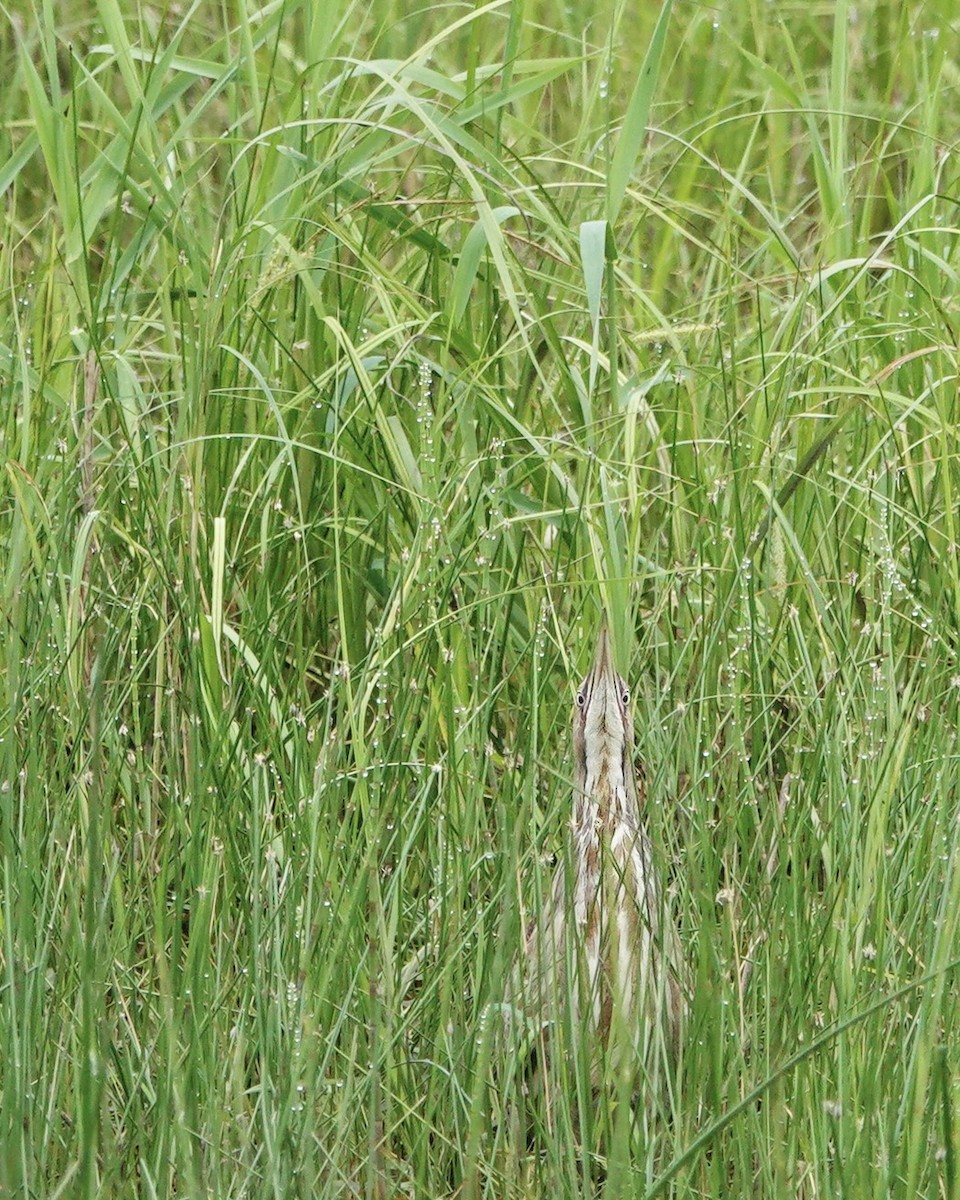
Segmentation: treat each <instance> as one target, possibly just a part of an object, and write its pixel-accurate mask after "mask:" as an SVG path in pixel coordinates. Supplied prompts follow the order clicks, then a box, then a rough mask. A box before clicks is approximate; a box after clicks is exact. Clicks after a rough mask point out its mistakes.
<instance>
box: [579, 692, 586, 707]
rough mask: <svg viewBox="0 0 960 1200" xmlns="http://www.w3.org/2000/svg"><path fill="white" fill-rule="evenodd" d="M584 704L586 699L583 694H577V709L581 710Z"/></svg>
mask: <svg viewBox="0 0 960 1200" xmlns="http://www.w3.org/2000/svg"><path fill="white" fill-rule="evenodd" d="M586 702H587V698H586V696H585V695H584V694H583V692H577V708H583V706H584V705H585V704H586Z"/></svg>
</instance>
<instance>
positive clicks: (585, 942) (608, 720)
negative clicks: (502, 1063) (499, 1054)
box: [512, 630, 684, 1087]
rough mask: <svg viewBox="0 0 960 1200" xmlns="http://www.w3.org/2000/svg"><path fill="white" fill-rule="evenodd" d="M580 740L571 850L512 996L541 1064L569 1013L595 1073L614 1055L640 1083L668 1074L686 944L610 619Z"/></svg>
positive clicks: (579, 704) (584, 692) (587, 691)
mask: <svg viewBox="0 0 960 1200" xmlns="http://www.w3.org/2000/svg"><path fill="white" fill-rule="evenodd" d="M573 746H574V761H575V773H574V795H573V820H572V823H571V824H572V829H571V846H570V855H569V862H567V863H563V862H561V863H560V864H559V865H558V868H557V873H556V877H555V879H554V883H553V889H552V892H551V895H550V897H549V899H548V901H547V902H546V904H545V906H544V910H543V912H542V913H541V916H540V918H539V920H535V921H534V922H533V923H532V924H531V927H530V928H529V930H528V931H527V935H526V939H525V944H524V950H523V954H522V956H521V958H520V960H519V961H518V962H517V964H516V968H515V971H514V979H513V985H512V991H513V996H512V1003H513V1005H514V1007H518V1008H520V1009H522V1011H523V1014H524V1017H525V1024H526V1026H527V1028H528V1029H530V1028H531V1024H532V1028H533V1029H534V1030H535V1031H536V1037H537V1042H538V1052H537V1059H538V1061H539V1063H540V1065H541V1066H542V1065H543V1064H544V1062H545V1060H548V1059H549V1057H550V1050H551V1043H552V1042H553V1041H554V1038H555V1026H556V1024H557V1023H558V1022H559V1023H561V1024H563V1025H564V1026H566V1027H568V1028H569V1029H571V1030H572V1031H573V1032H574V1036H576V1037H579V1038H587V1039H590V1044H589V1046H588V1050H589V1056H590V1062H591V1073H592V1076H593V1079H594V1082H595V1083H596V1082H597V1079H598V1075H599V1070H600V1064H601V1063H602V1062H604V1061H605V1062H606V1063H607V1066H608V1067H609V1066H611V1065H613V1066H614V1067H616V1068H617V1069H618V1070H619V1068H620V1067H621V1066H624V1065H626V1066H627V1068H628V1069H630V1070H634V1069H635V1071H636V1080H637V1082H636V1086H637V1087H642V1083H643V1077H644V1076H648V1077H649V1076H653V1075H661V1076H662V1069H663V1066H664V1064H665V1062H666V1061H667V1060H668V1059H669V1058H670V1057H672V1054H673V1052H674V1051H675V1049H676V1047H677V1045H678V1042H679V1039H680V1026H681V1022H682V1017H683V1010H684V999H683V995H682V990H681V985H680V979H681V978H682V976H683V968H682V952H681V947H680V939H679V935H678V931H677V928H676V926H675V924H674V923H673V921H672V920H671V918H670V917H669V915H668V914H667V912H666V910H665V907H664V899H663V892H662V887H661V884H660V881H659V878H658V875H657V871H656V868H655V865H654V861H653V853H652V848H651V845H650V839H649V837H648V835H647V831H646V828H645V826H644V823H643V819H642V813H641V795H640V794H639V793H638V787H637V779H636V773H635V768H634V762H633V720H632V717H631V714H630V696H629V693H628V690H627V686H626V684H625V682H624V680H623V678H622V677H621V676H620V675H618V674H617V672H616V670H615V669H614V665H613V660H612V654H611V647H610V641H609V638H608V636H607V632H606V630H603V631H602V632H601V634H600V638H599V641H598V644H597V650H596V656H595V659H594V664H593V667H592V669H591V671H590V673H589V674H588V675H587V677H586V679H584V681H583V683H582V685H581V686H580V689H579V690H578V692H577V696H576V703H575V707H574V714H573ZM625 1056H626V1057H625ZM657 1060H659V1061H657Z"/></svg>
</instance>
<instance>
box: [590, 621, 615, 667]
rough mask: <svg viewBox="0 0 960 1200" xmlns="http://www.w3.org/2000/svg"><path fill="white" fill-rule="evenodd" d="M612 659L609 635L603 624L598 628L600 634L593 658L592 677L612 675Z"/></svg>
mask: <svg viewBox="0 0 960 1200" xmlns="http://www.w3.org/2000/svg"><path fill="white" fill-rule="evenodd" d="M613 673H614V671H613V660H612V658H611V653H610V635H609V634H608V633H607V627H606V625H604V626H603V627H602V628H601V630H600V636H599V638H598V639H597V653H596V657H595V658H594V660H593V677H594V679H600V678H601V677H602V676H604V675H612V674H613Z"/></svg>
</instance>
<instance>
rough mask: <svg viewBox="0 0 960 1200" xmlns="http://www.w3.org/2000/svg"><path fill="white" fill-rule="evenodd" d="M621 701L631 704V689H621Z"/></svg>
mask: <svg viewBox="0 0 960 1200" xmlns="http://www.w3.org/2000/svg"><path fill="white" fill-rule="evenodd" d="M620 700H621V701H622V703H624V704H629V703H630V689H629V688H626V687H624V688H621V689H620Z"/></svg>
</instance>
